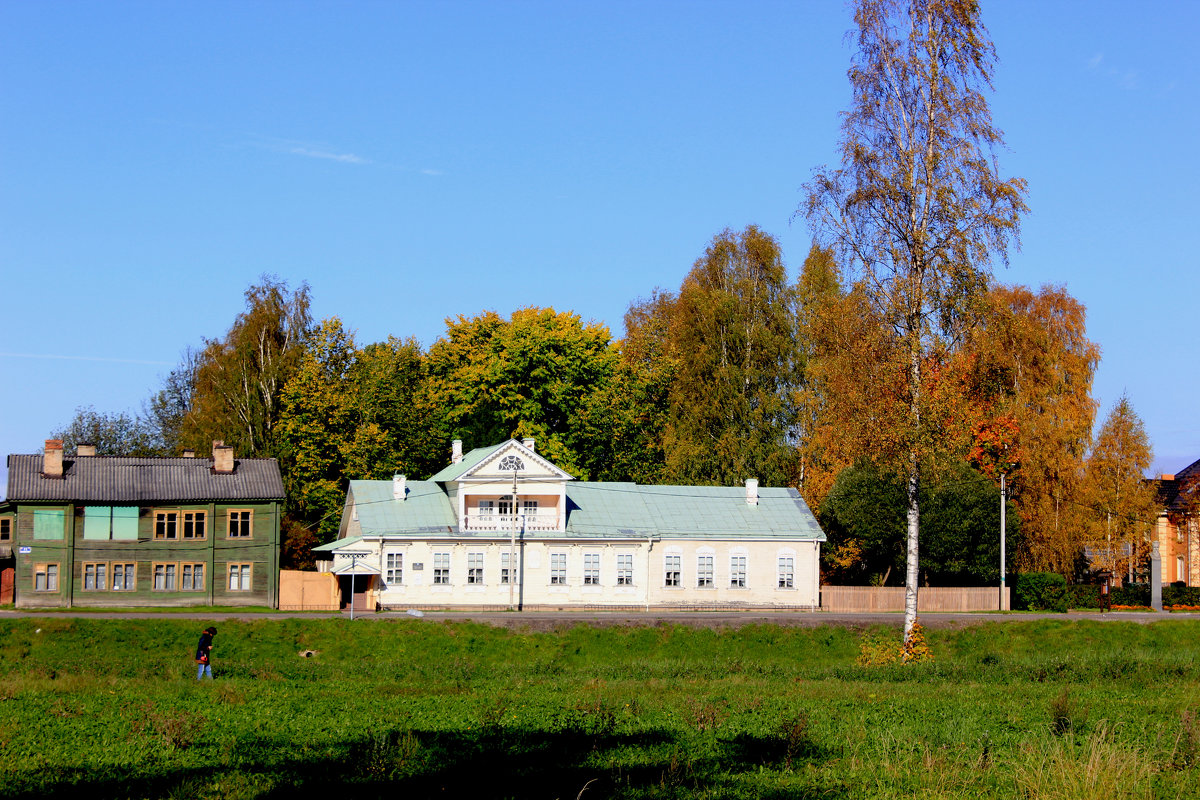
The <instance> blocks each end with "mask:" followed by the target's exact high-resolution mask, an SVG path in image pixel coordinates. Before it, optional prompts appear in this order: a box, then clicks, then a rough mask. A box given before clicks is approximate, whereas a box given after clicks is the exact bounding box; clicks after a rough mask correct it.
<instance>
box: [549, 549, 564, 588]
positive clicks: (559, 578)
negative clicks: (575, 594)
mask: <svg viewBox="0 0 1200 800" xmlns="http://www.w3.org/2000/svg"><path fill="white" fill-rule="evenodd" d="M566 583H567V554H566V553H551V554H550V585H551V586H565V585H566Z"/></svg>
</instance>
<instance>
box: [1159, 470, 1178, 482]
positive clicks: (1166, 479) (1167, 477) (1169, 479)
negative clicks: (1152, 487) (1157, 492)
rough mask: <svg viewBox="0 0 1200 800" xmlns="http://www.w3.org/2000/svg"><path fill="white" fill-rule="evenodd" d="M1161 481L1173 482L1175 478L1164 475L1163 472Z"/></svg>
mask: <svg viewBox="0 0 1200 800" xmlns="http://www.w3.org/2000/svg"><path fill="white" fill-rule="evenodd" d="M1161 480H1164V481H1173V480H1175V476H1174V475H1168V474H1167V473H1165V472H1164V473H1163V476H1162V478H1161Z"/></svg>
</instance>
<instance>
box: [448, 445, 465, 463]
mask: <svg viewBox="0 0 1200 800" xmlns="http://www.w3.org/2000/svg"><path fill="white" fill-rule="evenodd" d="M460 461H462V439H455V440H454V441H453V442H451V443H450V463H451V464H457V463H458V462H460Z"/></svg>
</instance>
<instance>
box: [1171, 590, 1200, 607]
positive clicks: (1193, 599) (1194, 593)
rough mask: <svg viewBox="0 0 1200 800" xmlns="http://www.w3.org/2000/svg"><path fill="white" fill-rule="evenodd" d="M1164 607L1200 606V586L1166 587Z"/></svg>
mask: <svg viewBox="0 0 1200 800" xmlns="http://www.w3.org/2000/svg"><path fill="white" fill-rule="evenodd" d="M1162 600H1163V605H1164V606H1200V586H1164V587H1163V590H1162Z"/></svg>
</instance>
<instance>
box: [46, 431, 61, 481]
mask: <svg viewBox="0 0 1200 800" xmlns="http://www.w3.org/2000/svg"><path fill="white" fill-rule="evenodd" d="M42 477H43V478H61V477H63V451H62V439H47V440H46V455H45V456H44V457H43V458H42Z"/></svg>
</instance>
